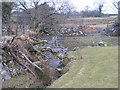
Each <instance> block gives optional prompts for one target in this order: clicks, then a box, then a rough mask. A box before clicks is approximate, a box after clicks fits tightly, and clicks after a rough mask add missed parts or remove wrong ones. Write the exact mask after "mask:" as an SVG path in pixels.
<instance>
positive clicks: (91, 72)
mask: <svg viewBox="0 0 120 90" xmlns="http://www.w3.org/2000/svg"><path fill="white" fill-rule="evenodd" d="M69 56H70V57H74V58H76V60H74V61H73V62H72V64H71V66H70V69H69V71H68V72H67V73H66V74H64V75H63V76H62V77H61V78H59V79H58V80H56V81H55V82H54V83H53V84H52V85H51V86H50V87H49V88H108V87H109V88H115V87H117V86H118V47H117V46H112V47H87V48H84V49H82V50H81V51H74V52H73V51H72V52H70V53H69Z"/></svg>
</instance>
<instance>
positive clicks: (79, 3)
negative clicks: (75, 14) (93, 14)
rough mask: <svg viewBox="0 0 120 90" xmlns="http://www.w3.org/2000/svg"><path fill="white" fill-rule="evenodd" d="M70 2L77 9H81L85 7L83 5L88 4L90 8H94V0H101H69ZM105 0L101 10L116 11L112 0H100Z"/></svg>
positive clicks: (105, 11)
mask: <svg viewBox="0 0 120 90" xmlns="http://www.w3.org/2000/svg"><path fill="white" fill-rule="evenodd" d="M69 1H70V3H71V4H72V5H73V6H74V7H75V9H76V10H77V11H81V10H83V9H84V8H85V6H89V7H90V8H91V9H94V8H95V6H96V5H95V3H94V2H96V1H101V0H69ZM102 1H104V2H105V4H104V7H103V12H104V13H110V14H111V13H117V10H116V9H115V8H114V6H113V4H112V2H113V1H114V0H102Z"/></svg>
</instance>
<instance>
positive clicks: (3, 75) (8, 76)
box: [1, 70, 11, 81]
mask: <svg viewBox="0 0 120 90" xmlns="http://www.w3.org/2000/svg"><path fill="white" fill-rule="evenodd" d="M1 75H2V81H6V80H9V79H10V78H11V77H10V75H9V74H8V73H7V71H6V70H2V71H1Z"/></svg>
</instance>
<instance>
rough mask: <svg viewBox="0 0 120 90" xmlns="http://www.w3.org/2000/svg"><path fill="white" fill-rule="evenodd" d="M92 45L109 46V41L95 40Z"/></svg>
mask: <svg viewBox="0 0 120 90" xmlns="http://www.w3.org/2000/svg"><path fill="white" fill-rule="evenodd" d="M92 46H101V47H103V46H104V47H106V46H107V43H106V42H105V41H102V40H100V41H95V42H94V41H93V43H92Z"/></svg>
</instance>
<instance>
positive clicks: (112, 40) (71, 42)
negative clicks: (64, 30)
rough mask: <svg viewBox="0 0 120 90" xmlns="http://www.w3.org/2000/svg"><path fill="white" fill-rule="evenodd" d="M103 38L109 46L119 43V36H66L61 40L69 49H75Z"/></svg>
mask: <svg viewBox="0 0 120 90" xmlns="http://www.w3.org/2000/svg"><path fill="white" fill-rule="evenodd" d="M97 40H103V41H105V42H107V44H108V45H109V46H111V45H113V46H116V45H118V37H66V38H65V39H62V40H61V42H62V43H63V45H64V46H65V47H68V49H69V50H73V49H74V47H80V48H83V47H86V46H91V45H92V42H93V41H97Z"/></svg>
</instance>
